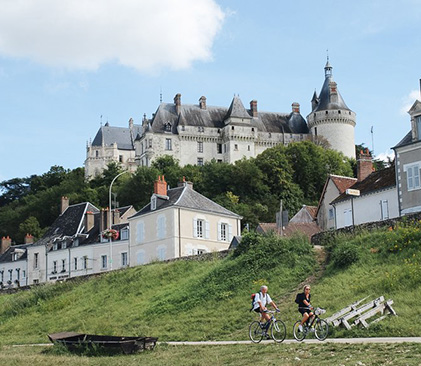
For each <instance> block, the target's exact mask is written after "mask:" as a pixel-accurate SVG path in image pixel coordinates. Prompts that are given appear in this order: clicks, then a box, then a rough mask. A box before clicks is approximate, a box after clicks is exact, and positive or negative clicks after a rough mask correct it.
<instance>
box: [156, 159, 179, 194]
mask: <svg viewBox="0 0 421 366" xmlns="http://www.w3.org/2000/svg"><path fill="white" fill-rule="evenodd" d="M152 167H153V168H155V169H156V170H158V171H159V173H160V175H164V176H165V181H166V182H167V183H168V184H169V186H170V187H177V185H178V182H180V181H181V179H182V173H181V168H180V165H179V163H178V161H177V160H176V159H174V158H173V157H172V156H170V155H164V156H160V157H159V158H157V159H156V160H155V161H154V162H153V163H152ZM156 178H158V176H156V177H155V179H156Z"/></svg>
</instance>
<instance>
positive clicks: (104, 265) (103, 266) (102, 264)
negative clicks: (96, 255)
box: [101, 254, 107, 269]
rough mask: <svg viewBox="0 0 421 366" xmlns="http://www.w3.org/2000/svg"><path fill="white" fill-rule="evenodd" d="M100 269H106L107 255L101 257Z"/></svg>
mask: <svg viewBox="0 0 421 366" xmlns="http://www.w3.org/2000/svg"><path fill="white" fill-rule="evenodd" d="M101 268H102V269H106V268H107V255H106V254H104V255H101Z"/></svg>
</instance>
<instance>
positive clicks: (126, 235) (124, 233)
mask: <svg viewBox="0 0 421 366" xmlns="http://www.w3.org/2000/svg"><path fill="white" fill-rule="evenodd" d="M120 233H121V236H120V238H121V240H128V239H129V229H121V232H120Z"/></svg>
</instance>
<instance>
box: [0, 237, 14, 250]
mask: <svg viewBox="0 0 421 366" xmlns="http://www.w3.org/2000/svg"><path fill="white" fill-rule="evenodd" d="M11 245H12V239H10V237H9V236H7V237H5V236H3V237H2V238H1V245H0V254H3V253H4V252H5V251H6V250H7V249H9V248H10V246H11Z"/></svg>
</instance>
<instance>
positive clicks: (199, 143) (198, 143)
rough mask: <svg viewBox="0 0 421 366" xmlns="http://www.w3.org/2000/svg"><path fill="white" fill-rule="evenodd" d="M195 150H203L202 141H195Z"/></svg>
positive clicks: (200, 151)
mask: <svg viewBox="0 0 421 366" xmlns="http://www.w3.org/2000/svg"><path fill="white" fill-rule="evenodd" d="M197 152H199V153H202V152H203V142H202V141H198V142H197Z"/></svg>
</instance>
